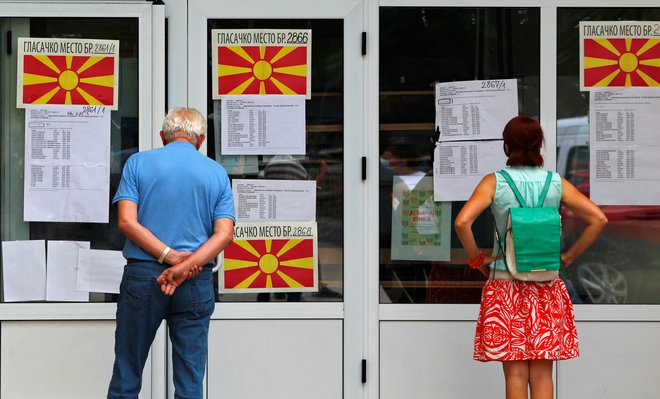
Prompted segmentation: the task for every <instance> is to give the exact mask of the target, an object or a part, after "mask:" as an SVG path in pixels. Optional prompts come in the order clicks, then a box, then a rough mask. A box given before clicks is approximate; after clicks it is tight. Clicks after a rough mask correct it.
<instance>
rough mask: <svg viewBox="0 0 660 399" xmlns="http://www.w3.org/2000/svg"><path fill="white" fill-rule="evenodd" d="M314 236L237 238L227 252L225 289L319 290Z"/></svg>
mask: <svg viewBox="0 0 660 399" xmlns="http://www.w3.org/2000/svg"><path fill="white" fill-rule="evenodd" d="M316 264H317V262H316V260H315V243H314V239H312V238H295V239H235V240H234V241H233V242H232V243H231V244H230V245H229V246H228V247H227V248H225V251H224V267H223V271H222V273H223V280H224V285H223V284H221V287H220V290H221V292H232V291H234V292H236V291H241V292H248V291H249V292H278V291H315V290H316V287H317V282H316V280H317V277H316V276H317V272H316Z"/></svg>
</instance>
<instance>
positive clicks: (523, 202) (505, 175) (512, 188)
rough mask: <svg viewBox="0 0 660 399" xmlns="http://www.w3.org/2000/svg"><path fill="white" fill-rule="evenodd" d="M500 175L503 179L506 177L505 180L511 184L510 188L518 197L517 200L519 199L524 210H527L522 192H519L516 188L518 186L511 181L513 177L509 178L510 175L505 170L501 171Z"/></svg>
mask: <svg viewBox="0 0 660 399" xmlns="http://www.w3.org/2000/svg"><path fill="white" fill-rule="evenodd" d="M500 174H501V175H502V177H504V180H506V182H507V183H508V184H509V187H511V191H513V193H514V194H515V195H516V198H517V199H518V202H519V203H520V206H522V207H523V208H527V203H526V202H525V199H524V198H523V197H522V195H520V191H518V188H517V187H516V184H515V183H514V182H513V180H511V176H509V174H508V173H506V171H505V170H504V169H502V170H500Z"/></svg>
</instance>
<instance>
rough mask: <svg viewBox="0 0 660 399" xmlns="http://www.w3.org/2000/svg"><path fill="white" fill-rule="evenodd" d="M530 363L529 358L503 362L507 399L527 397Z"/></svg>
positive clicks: (523, 398)
mask: <svg viewBox="0 0 660 399" xmlns="http://www.w3.org/2000/svg"><path fill="white" fill-rule="evenodd" d="M529 363H530V362H529V361H527V360H513V361H508V362H502V367H503V368H504V380H505V385H506V399H527V387H528V385H529Z"/></svg>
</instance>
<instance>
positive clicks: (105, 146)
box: [23, 105, 110, 223]
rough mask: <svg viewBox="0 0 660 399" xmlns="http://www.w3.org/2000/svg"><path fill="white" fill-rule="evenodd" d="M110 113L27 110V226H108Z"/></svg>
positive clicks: (78, 109)
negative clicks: (80, 223)
mask: <svg viewBox="0 0 660 399" xmlns="http://www.w3.org/2000/svg"><path fill="white" fill-rule="evenodd" d="M109 178H110V109H109V108H108V107H101V106H82V105H72V106H64V105H28V106H26V109H25V185H24V193H25V201H24V211H23V217H24V220H25V221H45V222H90V223H107V222H108V209H109V198H110V180H109Z"/></svg>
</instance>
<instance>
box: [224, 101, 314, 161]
mask: <svg viewBox="0 0 660 399" xmlns="http://www.w3.org/2000/svg"><path fill="white" fill-rule="evenodd" d="M221 120H222V133H221V134H222V155H277V154H280V155H285V154H290V155H300V154H305V96H293V95H288V96H259V95H256V96H247V95H241V96H223V97H222V107H221Z"/></svg>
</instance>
